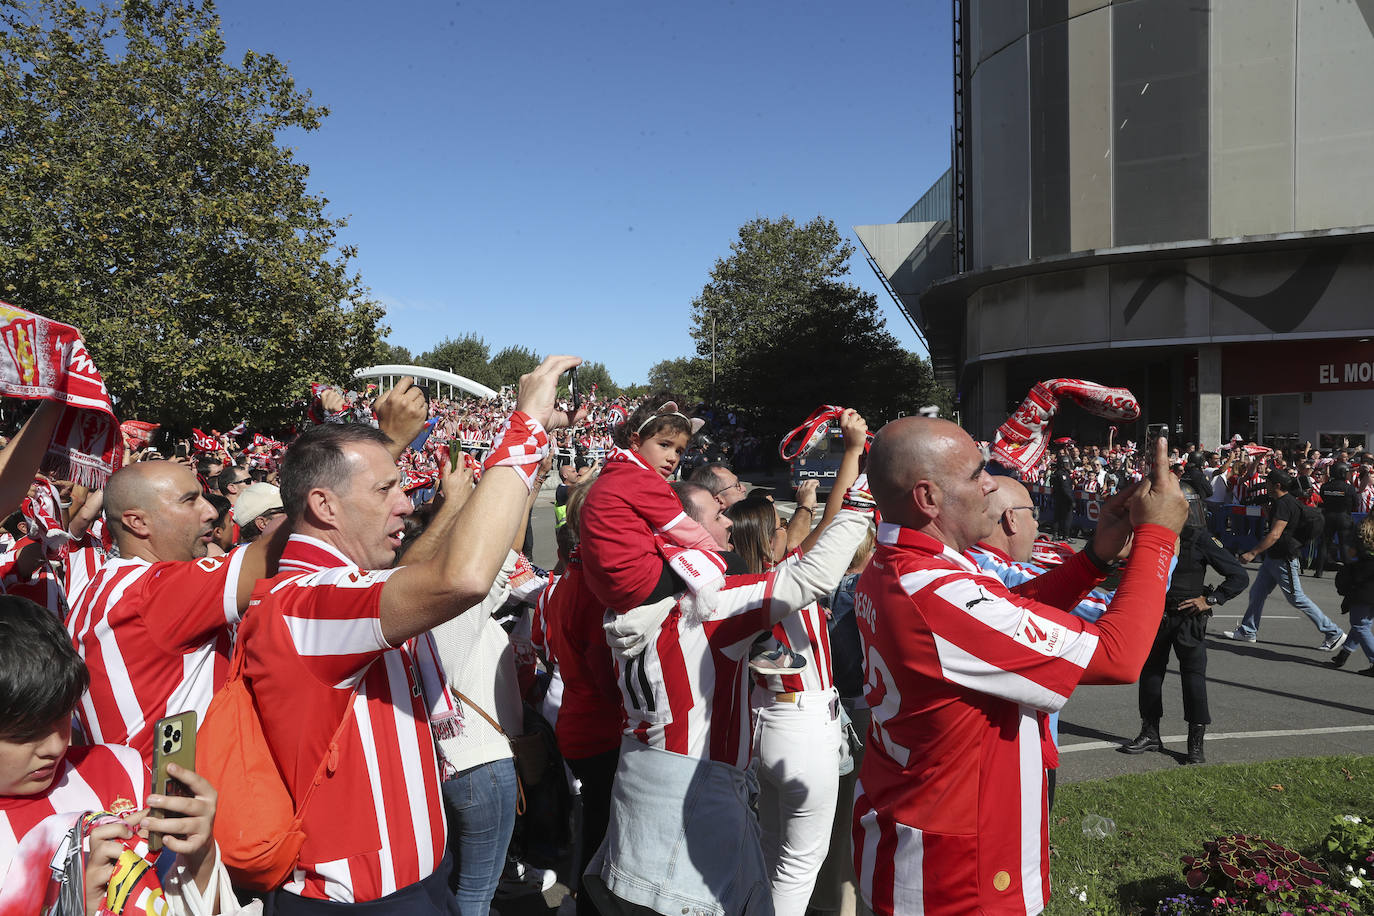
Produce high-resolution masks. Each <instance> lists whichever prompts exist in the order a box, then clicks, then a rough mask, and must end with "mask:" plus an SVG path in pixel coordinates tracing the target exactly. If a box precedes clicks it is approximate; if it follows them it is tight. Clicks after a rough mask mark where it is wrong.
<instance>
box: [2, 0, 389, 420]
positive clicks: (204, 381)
mask: <svg viewBox="0 0 1374 916" xmlns="http://www.w3.org/2000/svg"><path fill="white" fill-rule="evenodd" d="M224 52H225V44H224V39H223V37H222V35H221V32H220V21H219V17H218V15H217V14H216V12H215V7H214V5H213V3H212V2H210V0H125V2H122V3H118V2H116V3H114V4H108V3H95V2H92V3H89V4H86V5H83V4H82V3H79V2H76V0H0V297H3V298H4V299H6V300H8V301H11V302H13V303H15V304H16V305H19V306H21V307H24V308H28V309H31V310H33V311H36V312H39V313H41V314H44V315H48V316H51V317H54V318H57V319H60V320H62V321H66V322H69V323H71V324H74V325H76V326H77V327H79V328H80V329H81V330H82V331H83V333H84V334H85V337H86V340H87V342H88V344H89V345H90V349H91V352H92V356H93V357H94V359H95V361H96V364H97V365H98V366H99V367H100V370H101V372H102V373H103V375H104V377H105V381H106V383H107V384H108V385H109V388H110V390H111V393H112V394H113V395H114V397H115V398H116V402H117V404H118V407H119V410H120V412H121V413H122V414H123V415H125V416H138V417H140V418H143V419H149V420H164V421H166V420H172V421H175V420H182V421H184V420H187V419H190V420H193V421H195V422H197V423H201V424H204V425H207V426H208V425H224V424H226V423H228V422H229V421H230V420H236V419H237V418H238V417H239V416H246V417H248V418H249V419H250V420H253V421H255V422H271V421H272V420H274V419H276V418H278V417H280V416H281V415H282V411H283V408H282V406H281V405H284V404H286V403H289V402H290V401H291V400H292V399H293V398H294V397H295V396H297V395H299V394H300V393H301V391H302V390H303V389H304V387H305V385H306V383H308V382H310V381H313V380H317V379H328V380H334V381H347V380H348V379H349V376H350V370H352V369H354V368H356V367H358V366H361V365H367V364H369V363H371V362H372V361H373V360H374V359H375V358H376V356H377V354H378V339H379V332H380V331H384V328H382V327H381V325H380V322H381V321H382V319H383V317H384V312H383V309H382V307H381V306H380V305H379V304H378V303H377V302H376V301H374V300H373V299H372V297H371V295H370V293H369V292H368V290H367V289H366V288H365V287H364V286H363V285H362V283H361V280H360V278H359V276H358V275H357V274H356V273H355V272H353V271H352V270H351V268H350V262H351V261H352V259H353V258H354V256H355V251H354V249H353V248H351V247H349V246H343V245H340V244H339V243H338V240H337V232H338V230H339V229H340V228H341V227H342V226H343V225H344V224H345V223H344V221H343V220H341V219H335V218H333V217H330V216H329V215H327V214H326V212H325V205H326V203H327V201H326V200H324V199H323V198H322V197H318V196H314V195H312V194H310V193H309V192H308V190H307V187H306V178H307V175H308V172H309V169H308V167H307V166H306V165H305V164H303V163H301V162H298V161H296V160H295V158H294V156H293V154H292V152H291V149H290V148H289V147H286V146H282V145H279V144H278V143H277V135H278V132H279V131H283V130H288V129H293V128H295V129H301V130H314V129H316V128H318V127H319V124H320V120H321V119H322V118H323V117H325V116H326V115H327V114H328V111H327V110H326V109H324V108H322V107H319V106H316V105H313V104H311V97H310V93H309V92H308V91H302V90H300V89H298V88H297V87H296V86H295V83H294V82H293V80H292V78H291V75H290V74H289V73H288V72H287V68H286V65H285V64H284V63H282V62H281V61H279V60H278V59H277V58H275V57H273V56H271V55H270V54H260V53H257V52H253V51H249V52H247V53H246V54H245V55H244V57H243V60H242V62H241V63H239V64H237V65H235V64H231V63H229V62H228V61H226V60H225V58H224Z"/></svg>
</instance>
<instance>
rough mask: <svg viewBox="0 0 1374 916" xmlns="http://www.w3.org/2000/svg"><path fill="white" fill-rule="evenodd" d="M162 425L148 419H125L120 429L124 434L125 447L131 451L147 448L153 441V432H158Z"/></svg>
mask: <svg viewBox="0 0 1374 916" xmlns="http://www.w3.org/2000/svg"><path fill="white" fill-rule="evenodd" d="M160 426H161V424H158V423H149V422H147V421H146V420H125V421H124V422H123V423H121V424H119V431H120V432H121V433H123V434H124V447H125V448H127V449H129V450H130V451H133V450H135V449H140V448H147V447H148V446H149V444H151V443H152V441H153V433H155V432H157V431H158V429H159V428H160Z"/></svg>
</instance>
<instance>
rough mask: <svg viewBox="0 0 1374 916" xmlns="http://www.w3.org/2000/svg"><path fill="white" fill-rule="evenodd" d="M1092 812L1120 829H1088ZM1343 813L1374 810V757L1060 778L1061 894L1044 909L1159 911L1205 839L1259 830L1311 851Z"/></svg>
mask: <svg viewBox="0 0 1374 916" xmlns="http://www.w3.org/2000/svg"><path fill="white" fill-rule="evenodd" d="M1090 814H1097V815H1102V816H1104V817H1108V818H1111V819H1112V820H1113V821H1115V822H1116V828H1117V829H1116V833H1115V835H1113V836H1109V837H1105V838H1093V837H1088V836H1085V835H1084V833H1083V819H1084V818H1085V817H1087V816H1088V815H1090ZM1342 814H1358V815H1360V816H1362V817H1365V816H1368V815H1370V814H1374V757H1312V758H1302V759H1295V760H1271V761H1266V762H1264V763H1251V764H1235V765H1228V766H1202V767H1179V768H1178V769H1175V770H1168V771H1162V772H1158V773H1148V774H1143V775H1133V776H1118V777H1115V778H1113V779H1106V780H1098V781H1092V782H1081V783H1075V784H1072V785H1066V786H1061V787H1060V788H1059V791H1058V793H1057V794H1056V796H1055V801H1054V810H1053V811H1051V812H1050V847H1051V849H1050V875H1051V880H1052V882H1053V892H1052V894H1051V899H1050V905H1049V908H1048V909H1046V911H1045V912H1046V914H1047V916H1075V914H1098V916H1101V914H1130V916H1136V914H1142V913H1153V912H1154V911H1155V906H1156V904H1157V903H1158V902H1159V901H1160V900H1161V899H1163V898H1164V897H1168V896H1171V895H1173V894H1177V893H1180V892H1181V891H1183V890H1185V887H1184V884H1183V871H1182V868H1181V866H1180V863H1179V857H1180V856H1182V855H1198V854H1200V853H1201V851H1202V844H1203V842H1204V841H1206V840H1211V839H1214V838H1216V837H1218V836H1222V835H1225V834H1230V833H1247V834H1258V835H1260V836H1263V837H1265V838H1267V839H1271V840H1274V841H1276V842H1278V843H1282V844H1283V845H1285V846H1288V847H1290V848H1292V849H1296V850H1299V851H1301V852H1304V853H1308V854H1311V853H1313V852H1316V851H1317V850H1316V849H1315V847H1316V844H1317V843H1318V842H1319V841H1320V840H1321V839H1322V838H1323V837H1324V836H1325V835H1326V831H1327V828H1328V826H1329V823H1330V820H1331V818H1333V817H1336V816H1339V815H1342ZM1071 888H1076V889H1078V890H1080V891H1085V892H1086V896H1087V898H1088V899H1087V901H1086V902H1084V901H1081V900H1080V899H1079V898H1078V894H1076V893H1070V889H1071Z"/></svg>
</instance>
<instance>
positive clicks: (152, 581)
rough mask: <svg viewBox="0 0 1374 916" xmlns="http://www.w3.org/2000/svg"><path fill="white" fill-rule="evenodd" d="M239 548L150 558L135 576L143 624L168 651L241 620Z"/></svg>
mask: <svg viewBox="0 0 1374 916" xmlns="http://www.w3.org/2000/svg"><path fill="white" fill-rule="evenodd" d="M243 550H244V549H243V548H239V549H238V550H235V551H234V552H233V553H231V554H229V555H228V556H223V557H202V558H201V559H199V560H194V561H190V562H187V561H181V562H172V563H154V564H153V566H152V569H150V570H149V571H148V574H147V575H145V576H143V577H142V578H140V579H139V581H138V587H140V588H141V589H142V590H143V595H144V600H143V601H142V602H140V605H139V607H140V612H141V614H142V616H143V624H144V626H146V627H147V629H148V634H149V636H150V638H151V639H152V640H153V642H154V643H156V644H157V645H158V646H160V647H161V648H162V649H164V650H166V651H167V652H170V653H182V652H190V651H192V650H194V649H198V648H200V647H201V646H203V645H204V644H205V643H206V641H207V640H209V639H211V638H213V637H214V635H215V634H216V633H217V632H219V631H220V630H222V629H224V628H225V627H226V626H229V625H231V624H235V623H238V622H239V604H238V581H239V570H240V569H241V568H242V565H243Z"/></svg>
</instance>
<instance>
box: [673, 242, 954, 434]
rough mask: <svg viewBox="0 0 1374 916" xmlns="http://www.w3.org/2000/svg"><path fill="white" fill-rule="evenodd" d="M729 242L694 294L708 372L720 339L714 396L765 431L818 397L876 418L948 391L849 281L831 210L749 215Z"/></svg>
mask: <svg viewBox="0 0 1374 916" xmlns="http://www.w3.org/2000/svg"><path fill="white" fill-rule="evenodd" d="M730 252H731V253H730V255H729V257H726V258H721V259H719V260H717V261H716V264H715V267H714V268H713V269H712V270H711V279H710V282H708V283H707V284H706V286H705V288H704V289H702V292H701V295H700V296H698V297H697V298H696V299H694V300H693V301H692V337H693V339H694V340H695V341H696V348H697V354H698V355H699V356H700V357H702V358H703V359H704V361H705V362H706V366H707V372H708V376H707V378H708V380H709V367H710V357H711V352H712V348H713V346H714V349H715V358H716V385H715V394H714V397H715V400H716V401H717V402H718V403H720V404H722V405H726V406H731V407H736V408H740V409H743V410H745V411H749V412H752V413H753V414H754V415H755V416H756V417H758V418H759V420H760V422H759V423H758V424H757V425H758V426H759V428H760V429H761V431H762V432H764V433H765V435H772V434H773V433H775V432H779V431H781V430H785V429H788V428H790V427H792V426H794V425H795V424H797V423H800V422H801V421H802V420H803V419H804V418H805V417H806V415H807V414H809V413H810V412H811V411H812V410H814V409H815V408H816V407H817V406H819V405H821V404H839V405H842V406H845V407H854V408H857V409H858V410H859V411H860V412H861V413H863V414H864V416H865V417H866V418H867V419H868V420H869V422H870V424H871V425H872V426H874V428H876V427H877V425H878V424H879V423H881V422H884V421H886V420H889V419H892V418H894V417H896V416H897V415H898V414H902V413H914V412H915V410H916V409H917V408H918V407H920V406H923V405H925V404H929V403H939V402H941V401H942V399H943V401H944V402H947V400H948V398H947V396H946V395H944V394H943V391H942V390H941V389H938V388H937V387H936V386H935V385H934V382H933V377H932V375H931V372H930V366H929V364H928V363H927V362H925V361H924V360H921V359H920V358H919V357H917V356H916V355H915V354H912V353H910V352H908V351H907V350H905V349H903V348H902V347H901V345H900V344H899V343H898V342H897V339H896V338H895V337H893V336H892V334H891V333H889V332H888V331H887V330H886V327H885V321H884V319H883V317H882V315H881V313H880V312H879V310H878V301H877V299H876V297H874V296H873V295H872V294H871V293H867V292H864V291H863V290H861V289H859V288H858V287H856V286H854V285H852V284H849V283H846V282H844V280H843V278H844V277H845V276H846V275H847V274H848V273H849V258H850V256H851V255H852V254H853V253H854V247H853V246H852V245H850V244H849V243H848V242H847V241H845V240H844V239H843V237H841V235H840V233H839V230H838V229H836V227H835V224H834V223H833V222H832V221H830V220H828V219H825V218H823V217H819V216H818V217H816V218H815V219H813V220H811V221H810V222H809V223H806V224H804V225H798V224H797V223H796V222H795V221H794V220H793V219H792V218H791V217H788V216H782V217H780V218H778V219H768V218H758V219H754V220H751V221H750V222H748V223H746V224H744V225H743V226H741V227H740V230H739V237H738V239H737V240H736V241H735V242H733V243H732V244H731V246H730ZM713 341H714V342H713ZM663 365H664V364H663V363H660V364H659V366H663ZM655 369H658V366H656V367H655Z"/></svg>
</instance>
